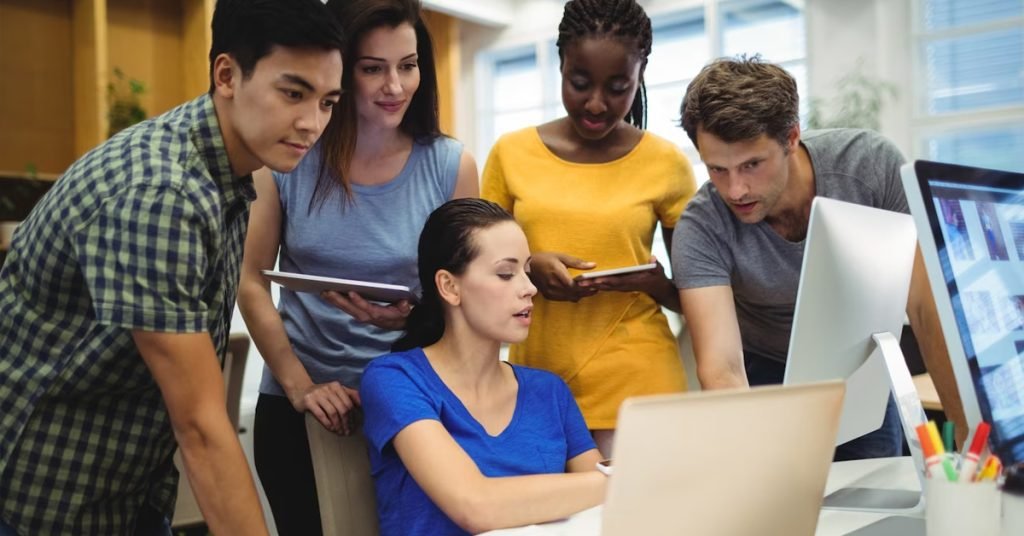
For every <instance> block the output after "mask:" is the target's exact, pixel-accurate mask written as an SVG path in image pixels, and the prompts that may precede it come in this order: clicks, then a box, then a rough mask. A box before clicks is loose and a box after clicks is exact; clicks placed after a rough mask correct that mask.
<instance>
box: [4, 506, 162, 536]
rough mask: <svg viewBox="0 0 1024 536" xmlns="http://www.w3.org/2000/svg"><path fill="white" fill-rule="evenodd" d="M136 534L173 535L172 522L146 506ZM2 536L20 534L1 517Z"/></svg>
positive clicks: (138, 520)
mask: <svg viewBox="0 0 1024 536" xmlns="http://www.w3.org/2000/svg"><path fill="white" fill-rule="evenodd" d="M132 534H134V536H171V522H170V520H168V519H167V516H165V515H163V514H161V513H159V512H157V511H156V510H154V509H153V508H152V507H150V506H145V507H143V509H142V512H140V513H139V517H138V519H137V520H136V521H135V532H133V533H132ZM0 536H18V533H17V532H14V527H12V526H10V525H8V524H7V523H5V522H4V520H3V519H0Z"/></svg>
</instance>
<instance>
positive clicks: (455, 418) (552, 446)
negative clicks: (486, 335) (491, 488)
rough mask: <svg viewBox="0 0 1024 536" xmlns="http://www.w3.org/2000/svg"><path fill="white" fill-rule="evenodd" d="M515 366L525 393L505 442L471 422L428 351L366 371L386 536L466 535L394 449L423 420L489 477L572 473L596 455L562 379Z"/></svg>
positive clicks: (384, 360)
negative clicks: (570, 468)
mask: <svg viewBox="0 0 1024 536" xmlns="http://www.w3.org/2000/svg"><path fill="white" fill-rule="evenodd" d="M509 366H512V369H513V370H514V371H515V375H516V380H517V381H518V382H519V392H518V394H517V395H516V408H515V412H514V413H513V414H512V420H511V421H510V422H509V424H508V426H507V427H506V428H505V430H503V431H502V432H501V433H500V434H498V435H497V436H491V435H489V434H488V433H487V431H486V430H484V427H483V426H482V425H481V424H480V423H479V422H477V420H476V419H474V418H473V416H472V415H470V413H469V411H468V410H467V409H466V407H465V406H463V405H462V402H461V401H460V400H459V399H458V397H456V396H455V394H454V393H452V392H451V390H450V389H448V386H447V385H445V383H444V382H443V381H442V380H441V378H440V377H439V376H438V375H437V373H436V372H434V368H433V367H432V366H431V365H430V362H429V361H428V360H427V356H426V355H424V353H423V350H422V349H420V348H415V349H412V350H408V351H406V352H400V353H395V354H390V355H386V356H383V357H379V358H377V359H374V360H373V361H372V362H371V363H370V365H369V366H368V367H367V368H366V372H365V373H364V374H363V382H362V387H361V388H360V391H359V394H360V396H361V398H362V402H363V410H364V411H365V413H366V420H365V422H366V424H365V429H366V436H367V438H368V439H369V441H370V465H371V467H372V470H373V479H374V484H375V487H376V490H377V512H378V514H379V517H380V533H381V535H382V536H389V535H402V536H405V535H419V534H423V535H431V536H434V535H438V536H440V535H447V534H466V531H464V530H462V529H461V528H459V526H458V525H456V524H455V523H454V522H452V520H451V519H449V518H448V516H446V515H445V513H444V512H442V511H441V509H440V508H438V507H437V506H436V505H435V504H434V502H433V501H431V500H430V497H428V496H427V494H426V493H424V492H423V490H422V489H421V488H420V486H419V484H417V483H416V481H415V480H413V478H412V477H411V476H410V475H409V471H408V470H407V469H406V468H405V465H404V464H403V463H402V460H401V459H400V458H399V457H398V453H397V452H395V448H394V446H393V445H392V444H391V440H392V439H394V437H395V435H397V434H398V433H399V432H400V431H402V430H403V429H404V428H405V427H406V426H409V425H410V424H412V423H414V422H416V421H421V420H424V419H431V420H435V421H440V422H441V424H442V425H444V427H445V429H446V430H448V432H449V433H450V434H451V435H452V438H453V439H455V442H456V443H458V444H459V446H460V447H462V449H463V450H465V451H466V453H467V454H469V457H470V458H472V459H473V461H474V462H475V463H476V465H477V467H478V468H479V469H480V472H481V473H483V474H484V475H486V476H488V477H499V476H518V475H531V474H542V473H564V472H565V464H566V462H567V461H568V460H570V459H572V458H575V457H576V456H578V455H580V454H582V453H584V452H586V451H588V450H590V449H593V448H596V447H595V445H594V440H593V439H592V438H591V437H590V432H589V431H588V430H587V425H586V423H585V422H584V421H583V415H582V414H581V413H580V409H579V407H578V406H577V405H576V401H575V400H573V397H572V393H571V392H570V391H569V387H568V386H566V385H565V382H563V381H562V380H561V378H559V377H558V376H556V375H554V374H552V373H550V372H547V371H543V370H537V369H532V368H528V367H520V366H514V365H509Z"/></svg>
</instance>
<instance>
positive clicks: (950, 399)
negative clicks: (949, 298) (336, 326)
mask: <svg viewBox="0 0 1024 536" xmlns="http://www.w3.org/2000/svg"><path fill="white" fill-rule="evenodd" d="M932 309H933V312H934V302H932ZM925 311H927V306H925ZM929 316H930V317H931V319H932V321H933V322H934V323H935V324H937V323H938V317H937V314H935V315H928V314H927V313H925V314H923V315H918V319H917V321H916V322H912V323H911V328H912V329H913V331H914V338H915V339H917V344H918V348H919V349H920V350H921V358H922V360H923V361H924V365H925V368H926V369H927V370H928V374H929V375H930V376H931V379H932V383H934V384H935V391H936V392H937V393H938V394H939V400H940V401H941V402H942V410H943V412H945V414H946V418H947V419H949V420H951V421H953V423H954V424H955V428H956V439H957V443H958V444H960V445H962V444H963V443H964V441H966V439H967V434H968V430H967V417H966V415H965V414H964V408H963V404H962V402H961V401H960V391H959V390H958V388H957V385H956V377H955V376H954V374H953V364H952V362H950V359H949V351H948V350H947V348H946V343H945V340H944V339H943V337H942V328H941V327H940V326H938V325H934V326H931V325H930V324H931V322H928V321H927V320H925V319H926V318H928V317H929Z"/></svg>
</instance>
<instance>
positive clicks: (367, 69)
mask: <svg viewBox="0 0 1024 536" xmlns="http://www.w3.org/2000/svg"><path fill="white" fill-rule="evenodd" d="M362 71H363V73H365V74H377V73H379V72H380V66H379V65H366V66H363V68H362Z"/></svg>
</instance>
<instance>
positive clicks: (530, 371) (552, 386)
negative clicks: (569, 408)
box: [512, 365, 569, 395]
mask: <svg viewBox="0 0 1024 536" xmlns="http://www.w3.org/2000/svg"><path fill="white" fill-rule="evenodd" d="M512 368H513V369H514V370H515V371H516V378H518V379H519V381H520V384H521V385H523V386H524V387H526V389H527V391H528V392H530V393H532V394H534V395H540V394H541V393H548V394H560V393H562V392H569V386H568V385H566V384H565V381H563V380H562V378H561V377H559V376H558V375H557V374H555V373H553V372H550V371H547V370H541V369H537V368H532V367H525V366H522V365H512Z"/></svg>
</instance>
